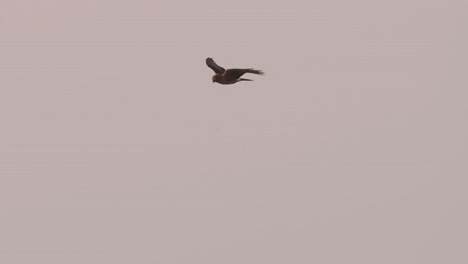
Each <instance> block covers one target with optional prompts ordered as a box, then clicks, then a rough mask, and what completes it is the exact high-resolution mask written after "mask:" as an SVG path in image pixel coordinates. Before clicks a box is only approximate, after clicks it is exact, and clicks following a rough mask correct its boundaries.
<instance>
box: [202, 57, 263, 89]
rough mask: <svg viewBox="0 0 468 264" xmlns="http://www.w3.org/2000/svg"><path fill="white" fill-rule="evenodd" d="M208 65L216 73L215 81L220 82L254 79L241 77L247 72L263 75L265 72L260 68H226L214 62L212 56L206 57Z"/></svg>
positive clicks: (229, 82)
mask: <svg viewBox="0 0 468 264" xmlns="http://www.w3.org/2000/svg"><path fill="white" fill-rule="evenodd" d="M206 65H208V67H210V68H211V69H212V70H213V71H214V72H215V73H216V74H215V75H213V78H212V80H213V82H217V83H220V84H234V83H237V82H240V81H252V80H250V79H244V78H240V77H241V76H242V75H244V74H246V73H253V74H258V75H263V74H264V73H263V72H262V71H260V70H255V69H252V68H249V69H227V70H226V69H224V68H223V67H221V66H219V65H218V64H216V63H215V62H214V60H213V59H212V58H207V59H206Z"/></svg>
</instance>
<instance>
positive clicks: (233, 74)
mask: <svg viewBox="0 0 468 264" xmlns="http://www.w3.org/2000/svg"><path fill="white" fill-rule="evenodd" d="M247 71H248V70H247V69H227V70H226V71H225V72H224V74H223V77H224V78H226V79H228V80H237V79H239V78H240V77H241V76H242V75H244V73H246V72H247Z"/></svg>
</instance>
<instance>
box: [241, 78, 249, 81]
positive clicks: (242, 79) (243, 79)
mask: <svg viewBox="0 0 468 264" xmlns="http://www.w3.org/2000/svg"><path fill="white" fill-rule="evenodd" d="M239 81H252V80H250V79H245V78H239Z"/></svg>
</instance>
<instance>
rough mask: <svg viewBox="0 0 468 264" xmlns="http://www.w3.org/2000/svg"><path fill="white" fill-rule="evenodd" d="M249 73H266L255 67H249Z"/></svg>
mask: <svg viewBox="0 0 468 264" xmlns="http://www.w3.org/2000/svg"><path fill="white" fill-rule="evenodd" d="M247 72H248V73H253V74H258V75H264V74H265V73H264V72H263V71H261V70H255V69H247Z"/></svg>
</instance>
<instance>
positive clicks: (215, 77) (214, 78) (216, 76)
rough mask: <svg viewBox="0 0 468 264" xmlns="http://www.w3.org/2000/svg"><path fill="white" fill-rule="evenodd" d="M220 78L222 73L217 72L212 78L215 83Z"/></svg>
mask: <svg viewBox="0 0 468 264" xmlns="http://www.w3.org/2000/svg"><path fill="white" fill-rule="evenodd" d="M220 78H221V75H218V74H215V75H213V77H211V80H212V81H213V83H215V82H219V80H220Z"/></svg>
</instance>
